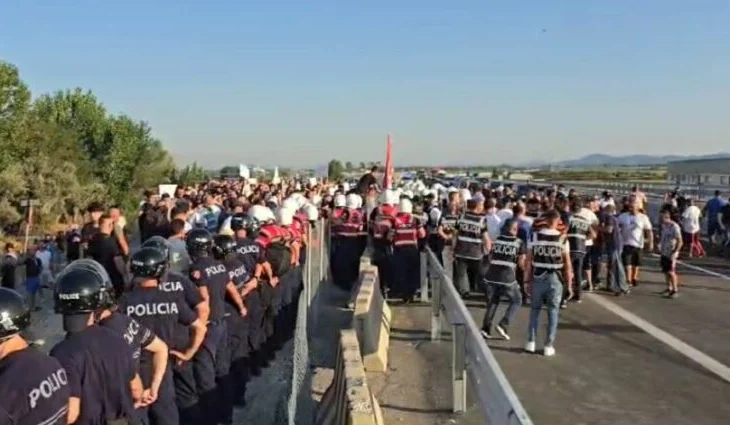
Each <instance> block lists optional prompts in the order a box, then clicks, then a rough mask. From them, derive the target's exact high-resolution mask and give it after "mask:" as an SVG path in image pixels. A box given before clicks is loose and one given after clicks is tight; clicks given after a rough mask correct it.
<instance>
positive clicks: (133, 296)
mask: <svg viewBox="0 0 730 425" xmlns="http://www.w3.org/2000/svg"><path fill="white" fill-rule="evenodd" d="M167 262H168V257H167V255H166V254H165V253H164V252H163V251H161V250H159V249H156V248H151V247H145V248H142V249H140V250H139V251H137V252H136V253H135V254H133V255H132V259H131V264H130V269H131V271H132V275H133V276H134V278H135V280H136V281H137V282H136V284H135V285H134V286H133V287H132V290H131V291H129V292H126V293H125V294H124V295H122V297H121V299H120V300H119V310H120V311H121V312H123V313H124V314H126V315H127V316H130V317H132V318H134V319H136V320H137V321H138V322H140V323H141V324H142V325H144V326H146V327H147V328H149V329H151V330H152V331H153V332H154V333H155V334H156V335H157V336H158V337H159V338H160V339H162V340H163V341H164V342H165V343H166V344H167V346H168V347H169V349H170V355H171V356H173V358H174V362H173V363H174V364H173V365H172V374H173V375H174V376H172V378H173V379H174V384H173V382H172V381H171V380H170V378H171V376H170V374H169V372H168V373H166V374H165V378H164V379H163V383H162V386H161V387H160V392H159V393H158V396H157V401H156V402H155V403H154V404H152V405H151V406H150V407H149V411H148V412H147V416H148V417H149V420H150V422H151V423H152V424H170V425H172V424H177V423H180V424H184V425H188V424H189V425H193V424H198V423H203V422H200V415H199V411H198V410H197V409H198V401H199V400H198V396H197V393H196V391H195V388H196V385H195V379H194V375H193V371H192V367H191V365H190V363H189V362H190V360H191V359H192V358H193V356H194V355H195V353H196V352H197V351H198V349H199V348H200V346H201V344H202V342H203V339H204V337H205V333H206V327H205V323H203V322H202V321H201V320H200V319H199V318H198V317H197V315H196V314H195V312H194V311H193V310H192V309H190V307H189V306H188V305H187V304H186V303H185V302H184V301H183V300H182V299H181V298H182V297H181V296H180V295H179V292H173V291H164V290H159V289H160V279H161V277H162V276H163V275H164V274H165V268H166V266H167ZM181 328H185V329H186V330H187V329H192V332H189V331H188V332H181V330H180V329H181ZM191 335H192V341H191ZM150 363H151V359H150V358H149V356H148V355H147V353H143V355H142V356H141V358H140V375H141V377H142V380H143V382H145V383H146V384H148V383H149V382H150V380H151V378H152V377H151V373H150V369H151V368H150Z"/></svg>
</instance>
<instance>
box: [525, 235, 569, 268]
mask: <svg viewBox="0 0 730 425" xmlns="http://www.w3.org/2000/svg"><path fill="white" fill-rule="evenodd" d="M533 238H534V239H533V242H532V266H533V274H534V275H535V276H539V275H541V274H543V273H545V272H556V271H560V270H562V269H563V251H564V249H565V239H564V238H563V235H562V234H561V233H560V232H557V231H553V230H550V229H544V230H540V231H539V232H536V233H535V234H534V237H533Z"/></svg>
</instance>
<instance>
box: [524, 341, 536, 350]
mask: <svg viewBox="0 0 730 425" xmlns="http://www.w3.org/2000/svg"><path fill="white" fill-rule="evenodd" d="M525 351H527V352H528V353H534V352H535V341H527V344H525Z"/></svg>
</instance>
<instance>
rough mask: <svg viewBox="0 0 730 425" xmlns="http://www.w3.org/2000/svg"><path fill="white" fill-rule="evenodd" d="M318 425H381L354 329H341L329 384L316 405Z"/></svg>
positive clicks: (380, 417) (381, 419)
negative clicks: (332, 376)
mask: <svg viewBox="0 0 730 425" xmlns="http://www.w3.org/2000/svg"><path fill="white" fill-rule="evenodd" d="M315 423H316V424H317V425H382V424H383V416H382V412H381V410H380V406H379V405H378V402H377V400H375V398H374V397H373V395H372V393H371V392H370V388H368V384H367V377H366V376H365V368H364V366H363V362H362V357H361V355H360V345H359V344H358V342H357V334H356V333H355V331H354V330H353V329H345V330H342V331H340V343H339V350H338V352H337V364H336V365H335V376H334V378H332V383H331V384H330V386H329V387H328V388H327V391H325V393H324V396H323V397H322V401H321V402H320V404H319V407H318V408H317V414H316V422H315Z"/></svg>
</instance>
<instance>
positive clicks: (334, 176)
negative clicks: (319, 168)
mask: <svg viewBox="0 0 730 425" xmlns="http://www.w3.org/2000/svg"><path fill="white" fill-rule="evenodd" d="M343 171H345V167H344V166H343V165H342V162H340V161H339V160H337V159H333V160H332V161H330V162H329V164H327V178H328V179H330V180H338V179H340V178H341V177H342V173H343Z"/></svg>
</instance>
